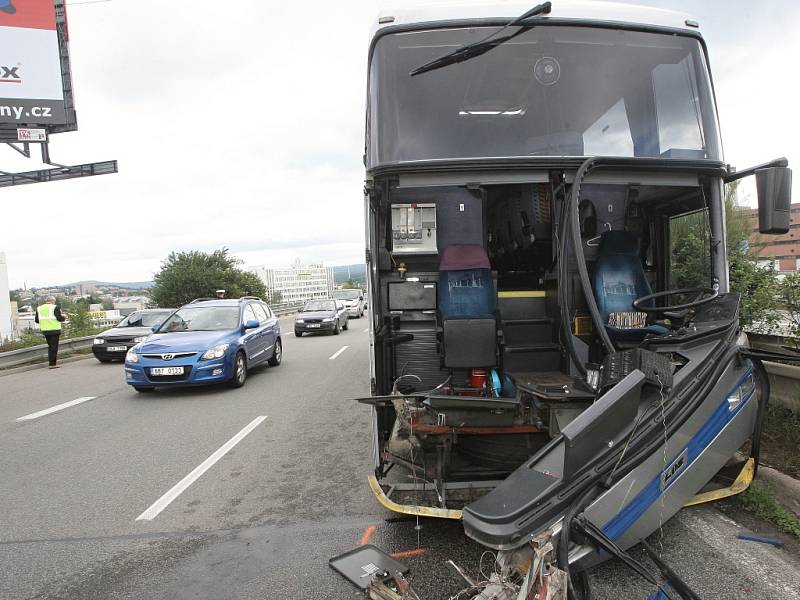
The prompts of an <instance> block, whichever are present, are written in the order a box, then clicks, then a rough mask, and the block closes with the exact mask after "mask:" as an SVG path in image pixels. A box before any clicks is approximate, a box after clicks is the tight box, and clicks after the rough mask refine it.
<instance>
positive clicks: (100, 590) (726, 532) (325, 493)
mask: <svg viewBox="0 0 800 600" xmlns="http://www.w3.org/2000/svg"><path fill="white" fill-rule="evenodd" d="M283 323H284V330H285V331H291V318H289V319H284V321H283ZM367 325H368V323H367V319H366V318H365V319H360V320H351V322H350V330H349V331H345V332H342V334H341V335H339V336H314V337H303V338H301V339H297V338H295V337H294V336H293V335H290V336H287V337H285V338H284V362H283V364H282V365H281V366H280V367H277V368H265V369H259V370H256V371H253V372H251V374H250V377H249V379H248V381H247V384H246V385H245V386H244V387H243V388H241V389H236V390H233V389H227V388H225V387H214V388H205V389H184V390H166V391H158V392H156V393H153V394H137V393H136V392H135V391H133V390H132V389H130V388H129V387H128V386H127V385H125V383H124V381H123V372H122V366H121V365H120V364H111V365H105V364H100V363H98V362H97V361H95V360H94V359H87V360H82V361H77V362H72V363H69V364H65V365H64V366H63V367H62V368H61V369H58V370H53V371H51V370H47V369H39V370H33V371H27V372H20V373H14V374H6V375H3V376H0V598H2V599H17V598H47V599H49V598H70V599H72V598H80V599H95V598H97V599H112V598H113V599H117V598H119V599H128V598H146V599H161V598H163V599H170V600H177V599H184V598H185V599H197V598H211V599H227V598H246V599H250V598H252V599H256V598H257V599H265V598H281V599H283V598H308V599H312V598H319V599H339V598H341V599H350V598H358V597H362V596H361V595H360V594H359V593H358V592H357V591H356V589H355V588H354V587H352V586H351V585H350V584H349V583H348V582H346V581H344V580H343V579H341V578H340V577H339V576H338V575H337V574H336V573H335V572H333V571H332V570H331V569H330V568H329V567H328V559H329V558H331V557H333V556H335V555H337V554H340V553H342V552H345V551H347V550H350V549H352V548H354V547H356V546H358V545H359V544H360V543H361V542H362V541H365V540H369V541H370V542H371V543H374V544H376V545H378V546H379V547H381V548H383V549H385V550H387V551H389V552H409V551H411V552H412V554H414V555H413V556H408V557H406V558H404V559H403V560H405V561H406V562H407V563H408V564H409V566H410V567H411V573H410V578H411V579H412V581H413V583H414V586H415V588H416V589H417V591H418V592H419V593H420V596H421V597H422V598H423V599H426V600H439V599H444V598H448V597H449V596H450V595H451V594H453V593H455V592H456V591H457V590H458V589H459V588H460V585H459V583H458V582H457V581H455V580H454V579H453V578H452V577H451V576H450V574H449V572H448V571H447V570H446V568H445V566H444V561H446V560H447V559H453V560H455V561H456V562H457V563H458V564H460V565H462V566H463V567H465V568H466V569H467V570H468V571H470V572H471V573H473V574H474V575H476V576H477V574H478V567H479V562H480V557H481V554H482V553H483V549H481V548H480V547H478V546H477V545H476V544H474V543H473V542H471V541H469V540H467V539H466V538H465V537H464V535H463V532H462V530H461V527H460V525H459V524H458V523H453V522H443V521H422V522H421V523H420V524H419V525H420V527H419V528H417V523H416V521H415V520H414V519H407V518H397V517H396V516H395V515H391V514H389V513H387V512H386V511H384V510H383V509H382V508H381V507H380V506H379V505H378V504H377V503H376V502H375V501H374V500H373V498H372V495H371V493H370V491H369V488H368V486H367V484H366V476H367V474H368V473H369V472H370V469H371V460H370V441H369V440H370V436H369V412H368V409H367V408H366V407H364V406H362V405H359V404H356V403H355V402H353V401H352V400H350V399H351V398H354V397H357V396H362V395H366V394H367V393H368V384H367V379H368V376H367V373H368V366H367V348H368V334H367V333H366V332H365V329H366V327H367ZM344 346H347V348H346V349H345V350H343V351H341V352H339V351H340V350H341V349H342V347H344ZM337 352H338V354H337ZM334 356H335V358H334ZM86 398H91V399H88V400H84V401H82V402H80V403H76V404H74V405H72V406H68V407H65V408H63V409H62V410H58V411H56V412H52V413H50V414H46V415H44V416H39V417H36V418H30V419H27V420H18V419H19V418H20V417H23V416H26V415H33V414H35V413H37V412H39V411H44V410H47V409H49V408H51V407H54V406H57V405H60V404H62V403H66V402H70V401H73V400H77V399H86ZM234 442H236V443H235V445H233V443H234ZM226 445H227V447H230V446H231V445H233V447H232V448H230V449H229V450H228V451H227V453H224V455H223V456H222V457H221V458H218V460H216V462H213V464H210V465H209V458H211V459H213V458H214V457H215V456H217V455H219V454H221V453H222V452H221V451H220V449H221V448H222V449H225V448H224V447H225V446H226ZM201 467H205V469H203V468H201ZM200 471H202V472H200ZM192 474H194V475H192ZM187 476H190V477H189V480H190V484H189V485H188V487H187V486H184V487H183V488H181V489H179V490H178V492H180V493H177V492H176V493H173V494H172V495H171V496H168V498H167V500H169V502H166V501H165V502H164V503H162V504H161V505H158V504H156V503H157V501H158V500H159V499H160V498H162V496H164V495H165V494H168V492H170V490H173V488H174V486H176V484H179V482H181V481H182V480H184V483H186V479H185V478H187ZM154 505H155V507H154ZM154 513H156V514H154ZM149 517H152V518H149ZM740 528H741V526H740V525H738V524H737V523H735V522H734V521H732V520H731V519H730V518H729V517H727V516H725V515H723V514H722V513H720V512H719V511H717V510H716V509H714V508H713V507H700V508H695V509H690V510H684V511H683V512H681V513H680V514H679V515H678V516H677V517H676V518H674V519H673V520H672V521H670V522H669V523H668V524H667V525H666V526H665V528H664V532H663V539H662V538H661V536H660V534H656V535H655V536H654V538H653V543H654V544H656V545H658V544H659V543H660V544H662V545H663V551H664V557H665V558H666V560H667V561H668V562H670V564H671V565H672V566H673V567H674V568H675V569H676V570H677V571H678V572H679V573H680V574H681V575H682V576H683V577H684V578H685V579H686V580H687V581H688V582H689V583H690V584H691V585H692V586H693V587H694V588H695V589H696V591H698V592H699V593H700V595H701V596H702V597H704V598H742V599H744V598H747V599H748V600H750V599H775V600H777V599H781V600H784V599H787V598H800V592H798V590H800V574H799V573H800V564H799V563H798V560H797V558H796V557H795V556H792V555H791V554H790V553H788V552H787V551H785V550H778V549H775V548H772V547H770V546H763V545H760V544H754V543H749V542H742V541H738V540H736V538H735V535H736V532H737V531H738V530H739V529H740ZM488 562H490V561H484V566H487V565H488ZM592 581H593V582H594V591H595V595H596V597H597V598H601V599H605V598H607V599H618V598H623V599H624V598H637V599H638V598H642V599H644V598H647V596H648V594H649V592H651V591H652V590H650V589H648V587H647V586H645V585H642V584H641V583H640V582H639V581H637V580H636V579H635V578H634V577H633V576H632V575H631V574H630V573H629V572H627V571H625V570H623V569H622V567H621V566H620V565H619V564H617V563H608V564H606V565H604V566H601V567H600V568H598V569H596V570H595V571H594V572H593V573H592Z"/></svg>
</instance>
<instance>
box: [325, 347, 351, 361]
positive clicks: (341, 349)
mask: <svg viewBox="0 0 800 600" xmlns="http://www.w3.org/2000/svg"><path fill="white" fill-rule="evenodd" d="M349 347H350V346H342V347H341V348H339V349H338V350H337V351H336V352H334V353H333V354H332V355H331V356H330V357H329V358H328V360H336V358H337V357H338V356H339V355H340V354H341V353H342V352H344V351H345V350H347V349H348V348H349Z"/></svg>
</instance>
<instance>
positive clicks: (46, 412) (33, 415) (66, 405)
mask: <svg viewBox="0 0 800 600" xmlns="http://www.w3.org/2000/svg"><path fill="white" fill-rule="evenodd" d="M95 398H97V396H83V397H81V398H76V399H75V400H70V401H69V402H64V403H63V404H56V405H55V406H51V407H50V408H45V409H44V410H40V411H39V412H35V413H31V414H29V415H25V416H24V417H18V418H17V421H32V420H33V419H38V418H39V417H44V416H46V415H51V414H53V413H54V412H58V411H60V410H64V409H65V408H69V407H70V406H76V405H77V404H83V403H84V402H88V401H89V400H94V399H95Z"/></svg>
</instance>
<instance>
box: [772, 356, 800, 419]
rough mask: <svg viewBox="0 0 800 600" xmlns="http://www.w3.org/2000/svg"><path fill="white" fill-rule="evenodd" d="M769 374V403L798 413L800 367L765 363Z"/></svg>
mask: <svg viewBox="0 0 800 600" xmlns="http://www.w3.org/2000/svg"><path fill="white" fill-rule="evenodd" d="M764 368H765V369H766V370H767V373H768V374H769V387H770V397H769V401H770V402H773V403H777V404H781V405H783V406H785V407H786V408H788V409H790V410H793V411H794V412H800V367H796V366H794V365H784V364H781V363H774V362H765V363H764Z"/></svg>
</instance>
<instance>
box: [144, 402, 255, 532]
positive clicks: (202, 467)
mask: <svg viewBox="0 0 800 600" xmlns="http://www.w3.org/2000/svg"><path fill="white" fill-rule="evenodd" d="M266 418H267V417H265V416H261V417H256V418H255V419H253V420H252V421H250V423H249V424H248V425H247V426H246V427H245V428H244V429H242V430H241V431H240V432H239V433H237V434H236V435H235V436H233V437H232V438H231V439H229V440H228V441H227V442H225V444H223V445H222V446H221V447H220V448H219V450H217V451H216V452H214V454H212V455H211V456H209V457H208V458H207V459H205V460H204V461H203V462H202V463H200V464H199V465H198V466H197V467H195V469H194V470H193V471H192V472H191V473H189V474H188V475H187V476H186V477H184V478H183V479H181V480H180V481H179V482H178V483H176V484H175V485H174V486H173V487H172V488H171V489H170V490H169V491H168V492H167V493H166V494H164V495H163V496H161V498H159V499H158V500H156V501H155V502H153V504H152V505H151V506H150V508H148V509H147V510H146V511H144V512H143V513H142V514H140V515H139V516H138V517H136V520H137V521H152V520H153V519H154V518H156V517H157V516H158V513H160V512H161V511H162V510H164V509H165V508H167V506H169V505H170V503H171V502H172V501H173V500H175V498H177V497H178V496H180V495H181V494H182V493H183V492H185V491H186V489H187V488H188V487H189V486H190V485H192V484H193V483H194V482H195V481H197V480H198V479H199V478H200V477H201V476H202V475H203V473H205V472H206V471H208V470H209V469H210V468H211V467H213V466H214V463H216V462H217V461H218V460H219V459H220V458H222V457H223V456H225V455H226V454H227V453H228V452H229V451H230V450H231V449H232V448H233V447H234V446H235V445H236V444H238V443H239V442H241V441H242V440H243V439H244V438H245V436H246V435H247V434H248V433H250V432H251V431H253V429H255V428H256V427H258V426H259V425H260V424H261V423H263V422H264V420H265V419H266Z"/></svg>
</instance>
